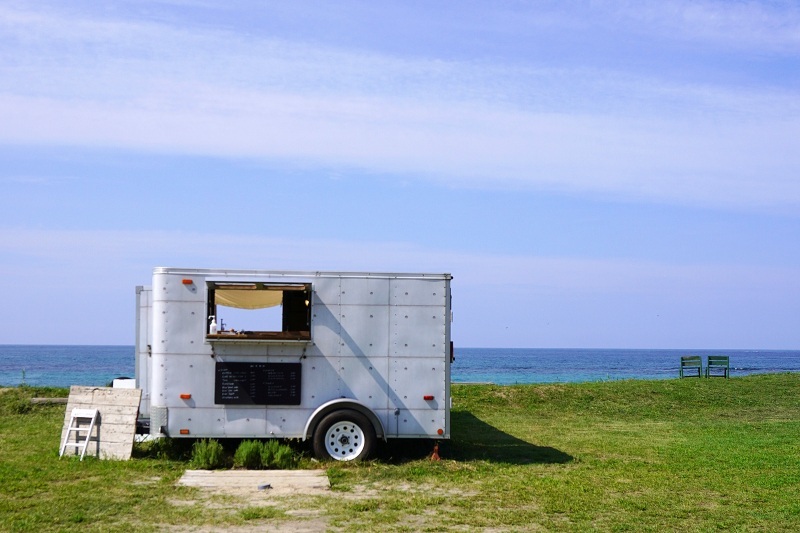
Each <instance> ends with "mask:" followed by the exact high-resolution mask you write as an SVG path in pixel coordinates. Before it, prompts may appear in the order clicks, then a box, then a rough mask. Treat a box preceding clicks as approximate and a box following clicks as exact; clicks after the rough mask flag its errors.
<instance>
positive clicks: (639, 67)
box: [0, 0, 800, 349]
mask: <svg viewBox="0 0 800 533" xmlns="http://www.w3.org/2000/svg"><path fill="white" fill-rule="evenodd" d="M218 4H222V3H219V2H209V1H201V0H199V1H191V0H186V1H182V0H173V1H162V2H150V1H135V2H133V1H131V2H125V1H118V2H110V3H105V4H99V3H97V2H88V1H86V2H82V1H72V2H68V3H67V2H47V1H43V2H28V1H25V2H15V1H0V187H2V194H0V272H1V273H2V276H3V279H4V281H5V283H4V296H5V305H4V306H3V310H2V311H0V323H2V327H0V343H43V344H44V343H68V344H72V343H79V344H80V343H82V344H132V342H133V316H134V313H133V311H134V309H133V307H134V287H135V285H142V284H148V283H149V282H150V277H151V273H152V269H153V267H155V266H185V267H227V268H263V269H291V270H295V269H297V270H307V269H308V270H353V271H413V272H416V271H420V272H450V273H452V274H453V275H454V278H455V279H454V281H453V295H454V300H453V307H454V318H455V321H454V324H453V337H454V340H455V342H456V344H457V345H460V346H488V347H491V346H496V347H501V346H502V347H505V346H509V347H611V348H613V347H619V348H636V347H642V348H645V347H646V348H764V349H769V348H789V349H792V348H794V349H797V348H800V327H799V326H800V246H799V244H800V140H798V139H800V98H799V97H800V8H799V7H798V6H797V4H796V3H794V2H777V1H770V2H767V1H763V2H755V1H754V2H744V1H741V2H740V1H725V2H714V1H703V0H701V1H691V2H690V1H685V2H684V1H652V2H651V1H647V0H643V1H637V2H629V1H621V0H620V1H587V2H563V1H553V2H548V1H541V2H524V1H518V2H512V1H509V2H422V1H420V2H366V1H365V2H269V1H258V2H256V1H252V2H250V1H233V2H226V3H225V5H224V6H222V5H218Z"/></svg>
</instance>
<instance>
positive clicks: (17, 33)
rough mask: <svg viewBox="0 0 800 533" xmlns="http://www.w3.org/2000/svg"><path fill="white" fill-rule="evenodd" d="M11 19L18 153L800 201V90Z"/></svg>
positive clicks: (747, 18) (763, 11) (717, 12)
mask: <svg viewBox="0 0 800 533" xmlns="http://www.w3.org/2000/svg"><path fill="white" fill-rule="evenodd" d="M637 5H638V4H637ZM725 5H728V4H727V3H726V4H725ZM611 6H612V8H606V7H604V6H601V7H600V8H599V9H600V11H602V12H604V13H606V10H607V9H608V11H610V12H611V14H612V15H613V14H614V13H615V12H614V9H613V8H614V7H615V8H616V10H617V11H616V18H614V17H613V16H612V15H608V14H607V15H606V16H608V17H611V18H610V19H607V22H608V23H609V24H633V25H634V26H635V24H636V21H638V22H643V23H646V25H647V26H649V25H650V24H656V25H657V27H658V28H662V29H663V31H664V32H667V31H673V30H674V29H675V28H676V27H680V28H682V29H683V31H685V32H686V33H687V34H691V35H695V37H694V38H701V37H702V35H700V36H699V37H698V35H699V34H698V32H700V31H701V28H707V27H708V26H710V27H712V28H717V29H716V30H713V29H712V30H703V31H708V32H712V33H714V35H717V34H719V35H720V36H723V35H727V34H728V32H729V31H731V30H732V29H737V28H738V30H741V32H740V33H739V35H742V36H743V38H744V39H747V40H748V42H751V43H755V44H756V45H762V46H768V45H769V43H767V44H764V39H766V37H765V36H766V35H768V34H771V35H773V39H779V40H781V42H783V43H784V44H791V43H792V42H793V40H792V39H794V38H795V36H796V35H795V34H796V32H797V28H798V25H797V17H796V13H795V10H793V9H788V10H787V9H783V10H770V9H768V8H767V7H765V6H763V5H761V4H758V5H756V4H753V3H747V4H743V5H740V6H735V7H734V8H732V9H731V10H730V11H724V10H723V9H722V6H723V5H722V4H718V3H702V4H696V3H682V2H679V3H660V2H654V3H648V4H646V5H645V7H642V8H641V9H639V8H637V7H636V6H634V5H632V4H626V3H620V4H611ZM551 9H552V6H551ZM754 13H755V15H754ZM781 13H788V15H789V16H788V20H784V21H783V22H780V21H779V20H778V15H779V14H781ZM64 17H66V18H64ZM626 17H627V18H632V19H634V23H629V22H626V20H623V19H626ZM662 18H663V19H664V20H663V22H658V21H660V20H661V19H662ZM547 20H551V19H547ZM620 20H622V22H620ZM0 21H2V26H1V27H2V31H3V35H4V37H3V39H4V41H3V42H13V43H15V44H14V46H8V47H6V50H5V52H2V53H0V58H2V62H1V63H0V80H2V79H5V82H3V81H0V123H3V124H4V125H6V127H4V128H2V129H0V142H2V143H5V144H10V145H15V144H16V145H26V146H38V145H41V144H45V145H67V146H91V147H94V146H103V147H120V148H124V149H129V150H137V151H156V152H170V153H179V154H205V155H216V156H222V157H247V158H264V159H278V160H283V161H288V162H296V163H301V164H303V165H309V164H312V165H313V164H317V165H321V166H324V167H326V168H330V167H339V168H348V167H349V168H359V169H364V170H367V171H371V172H375V173H379V174H396V175H403V176H411V177H421V178H424V179H435V180H439V181H445V182H449V183H452V184H455V185H462V184H467V185H470V186H479V187H509V186H510V187H523V188H535V189H548V190H558V191H569V192H577V193H586V194H604V195H613V196H620V197H623V198H646V199H650V200H656V201H663V202H674V203H683V204H698V205H719V204H723V205H729V206H736V207H764V206H770V207H778V208H781V209H784V210H787V211H791V210H792V209H796V208H797V207H798V205H799V204H800V182H798V180H796V179H794V178H793V177H794V176H797V175H798V172H800V153H798V151H797V150H796V149H795V148H794V139H797V138H800V104H798V103H797V102H798V99H797V98H796V95H795V92H794V90H792V89H791V88H788V89H780V88H775V87H769V88H764V87H749V88H746V89H743V88H740V87H730V86H724V85H720V86H715V85H712V84H708V83H705V84H692V83H687V82H678V81H673V80H668V79H661V78H660V77H659V75H658V72H645V73H624V74H623V73H619V72H609V71H594V70H591V69H586V68H578V67H576V68H571V69H567V70H563V69H555V68H552V67H548V66H543V65H520V64H496V65H493V64H486V63H469V62H458V61H436V60H430V59H414V58H400V57H395V56H389V55H385V54H380V53H375V52H364V51H356V50H352V49H351V50H347V49H342V48H329V47H324V46H321V45H313V46H312V45H309V44H307V43H302V42H288V41H284V40H278V39H271V38H264V37H259V36H253V35H245V34H238V33H236V32H231V31H221V30H208V29H198V28H197V27H194V28H189V27H187V28H177V27H174V26H168V25H166V24H163V23H154V22H144V21H132V22H128V21H121V20H97V19H92V18H90V17H89V16H88V15H81V16H74V15H69V14H65V13H60V14H58V15H57V16H56V15H54V14H53V13H50V12H45V11H43V12H38V13H37V12H33V11H20V10H14V9H11V8H2V9H0ZM551 23H552V20H551ZM747 24H749V26H747V28H744V29H742V27H743V26H744V25H747ZM776 26H780V29H781V31H780V32H778V33H779V35H778V36H775V32H770V31H769V30H770V29H775V28H776ZM628 30H630V28H628ZM738 30H737V31H738ZM770 42H772V41H770ZM769 46H771V45H769Z"/></svg>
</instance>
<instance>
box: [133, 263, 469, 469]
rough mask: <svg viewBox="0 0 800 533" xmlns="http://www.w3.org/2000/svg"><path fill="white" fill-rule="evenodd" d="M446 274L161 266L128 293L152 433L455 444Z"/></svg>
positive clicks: (353, 454)
mask: <svg viewBox="0 0 800 533" xmlns="http://www.w3.org/2000/svg"><path fill="white" fill-rule="evenodd" d="M451 279H452V276H451V275H450V274H405V273H359V272H296V271H270V270H218V269H193V268H164V267H160V268H156V269H155V270H154V271H153V279H152V284H151V285H150V286H140V287H137V288H136V302H137V303H136V305H137V313H136V330H137V331H136V386H137V388H140V389H141V390H142V401H141V405H140V416H141V417H143V418H144V419H149V426H150V433H151V434H152V435H165V436H169V437H173V438H179V437H185V438H206V437H209V438H210V437H213V438H227V437H230V438H290V439H301V440H304V441H305V440H310V441H311V443H312V446H313V449H314V453H315V455H316V456H317V457H319V458H323V459H336V460H340V461H352V460H363V459H365V458H367V457H369V456H370V455H371V454H372V453H373V452H374V450H375V447H376V445H377V442H378V441H379V440H384V441H385V440H387V439H408V438H414V439H417V438H427V439H434V440H439V439H449V438H450V408H451V397H450V365H451V363H452V357H453V351H452V350H453V349H452V341H451V338H450V329H451V328H450V324H451V318H452V315H451V295H450V281H451Z"/></svg>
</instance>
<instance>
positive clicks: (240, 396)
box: [214, 362, 301, 405]
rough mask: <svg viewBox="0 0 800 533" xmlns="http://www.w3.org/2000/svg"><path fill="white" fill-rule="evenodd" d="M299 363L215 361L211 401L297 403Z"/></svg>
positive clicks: (258, 403) (267, 403) (298, 403)
mask: <svg viewBox="0 0 800 533" xmlns="http://www.w3.org/2000/svg"><path fill="white" fill-rule="evenodd" d="M300 370H301V366H300V363H220V362H217V372H216V381H215V383H214V403H217V404H226V403H227V404H242V405H300Z"/></svg>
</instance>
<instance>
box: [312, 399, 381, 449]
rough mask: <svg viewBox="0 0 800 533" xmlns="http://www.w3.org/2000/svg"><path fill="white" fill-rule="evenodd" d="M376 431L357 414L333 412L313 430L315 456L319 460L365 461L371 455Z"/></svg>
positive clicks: (365, 419) (349, 411) (354, 412)
mask: <svg viewBox="0 0 800 533" xmlns="http://www.w3.org/2000/svg"><path fill="white" fill-rule="evenodd" d="M374 447H375V429H374V428H373V427H372V423H371V422H370V421H369V420H367V417H365V416H364V415H362V414H361V413H359V412H357V411H352V410H349V409H347V410H344V409H343V410H340V411H334V412H332V413H331V414H329V415H328V416H326V417H325V418H323V419H322V421H321V422H320V423H319V425H318V426H317V429H316V430H315V431H314V455H316V456H317V458H318V459H323V460H324V459H335V460H337V461H363V460H365V459H367V458H369V457H370V456H371V455H372V450H373V448H374Z"/></svg>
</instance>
